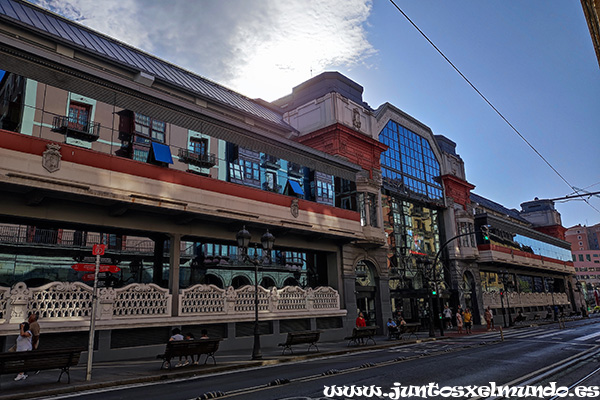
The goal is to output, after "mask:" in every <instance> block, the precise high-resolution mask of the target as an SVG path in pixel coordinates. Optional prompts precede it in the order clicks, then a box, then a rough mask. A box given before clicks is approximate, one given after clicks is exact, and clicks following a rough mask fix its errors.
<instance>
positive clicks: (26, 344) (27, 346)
mask: <svg viewBox="0 0 600 400" xmlns="http://www.w3.org/2000/svg"><path fill="white" fill-rule="evenodd" d="M32 336H33V335H32V334H31V331H30V330H29V322H23V323H21V324H20V325H19V336H17V343H16V345H15V346H16V351H31V350H32V349H33V347H32V345H31V337H32ZM24 379H27V375H25V372H19V374H18V375H17V376H15V381H21V380H24Z"/></svg>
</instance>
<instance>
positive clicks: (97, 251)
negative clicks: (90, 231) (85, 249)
mask: <svg viewBox="0 0 600 400" xmlns="http://www.w3.org/2000/svg"><path fill="white" fill-rule="evenodd" d="M105 249H106V245H105V244H95V245H94V247H92V254H93V255H95V256H103V255H104V250H105Z"/></svg>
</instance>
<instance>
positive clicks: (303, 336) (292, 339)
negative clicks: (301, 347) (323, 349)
mask: <svg viewBox="0 0 600 400" xmlns="http://www.w3.org/2000/svg"><path fill="white" fill-rule="evenodd" d="M320 337H321V331H302V332H288V335H287V339H286V341H285V343H286V344H288V345H291V344H300V343H314V342H317V341H318V340H319V338H320Z"/></svg>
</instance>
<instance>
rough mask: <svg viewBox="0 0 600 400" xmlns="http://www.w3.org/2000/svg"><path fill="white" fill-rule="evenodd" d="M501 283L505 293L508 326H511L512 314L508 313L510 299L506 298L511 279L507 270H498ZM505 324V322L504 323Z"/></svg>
mask: <svg viewBox="0 0 600 400" xmlns="http://www.w3.org/2000/svg"><path fill="white" fill-rule="evenodd" d="M500 274H501V278H500V279H502V284H503V285H504V293H506V307H507V308H508V326H513V325H514V323H513V320H512V316H511V315H510V301H509V298H508V293H509V289H510V286H512V279H510V274H509V273H508V271H500ZM505 326H506V324H505Z"/></svg>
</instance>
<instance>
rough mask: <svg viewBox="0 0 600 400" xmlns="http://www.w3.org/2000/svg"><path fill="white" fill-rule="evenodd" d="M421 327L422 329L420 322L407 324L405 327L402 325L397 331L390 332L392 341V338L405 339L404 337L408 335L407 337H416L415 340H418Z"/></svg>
mask: <svg viewBox="0 0 600 400" xmlns="http://www.w3.org/2000/svg"><path fill="white" fill-rule="evenodd" d="M420 327H421V324H419V323H418V322H412V323H406V324H404V325H400V326H398V327H397V328H396V330H395V331H390V332H389V335H390V339H391V338H396V339H404V337H403V336H404V335H407V337H411V336H414V337H415V339H417V332H418V330H419V328H420Z"/></svg>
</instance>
